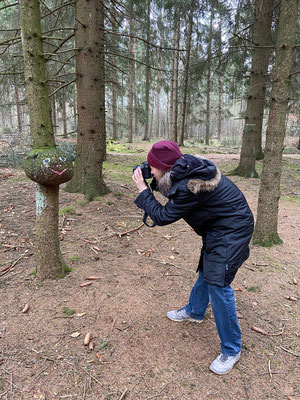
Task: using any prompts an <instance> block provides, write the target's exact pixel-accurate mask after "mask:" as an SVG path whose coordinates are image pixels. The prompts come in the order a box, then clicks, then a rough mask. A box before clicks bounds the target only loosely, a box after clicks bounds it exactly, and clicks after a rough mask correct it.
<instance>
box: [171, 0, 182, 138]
mask: <svg viewBox="0 0 300 400" xmlns="http://www.w3.org/2000/svg"><path fill="white" fill-rule="evenodd" d="M179 41H180V14H179V7H177V8H176V10H175V13H174V48H175V49H178V48H179ZM173 59H174V61H173V71H172V114H171V116H170V117H171V120H170V125H171V126H170V128H171V129H170V137H171V140H173V142H177V120H178V65H179V51H177V50H173Z"/></svg>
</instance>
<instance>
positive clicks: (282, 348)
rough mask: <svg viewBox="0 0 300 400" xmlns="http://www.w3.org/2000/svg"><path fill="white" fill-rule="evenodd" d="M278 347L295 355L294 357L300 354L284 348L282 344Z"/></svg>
mask: <svg viewBox="0 0 300 400" xmlns="http://www.w3.org/2000/svg"><path fill="white" fill-rule="evenodd" d="M280 348H281V349H282V350H284V351H286V352H287V353H290V354H292V355H293V356H295V357H300V354H297V353H294V352H293V351H291V350H288V349H286V348H285V347H283V346H280Z"/></svg>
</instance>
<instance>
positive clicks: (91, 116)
mask: <svg viewBox="0 0 300 400" xmlns="http://www.w3.org/2000/svg"><path fill="white" fill-rule="evenodd" d="M91 15H92V16H93V18H91ZM75 41H76V46H75V47H76V49H77V50H76V87H77V112H78V128H77V148H76V159H75V164H74V178H73V179H72V180H71V182H70V183H69V184H68V185H67V187H66V190H67V191H69V192H77V193H83V194H84V195H85V198H86V199H87V200H89V201H90V200H93V198H95V197H96V196H99V195H103V194H105V193H106V187H105V184H104V180H103V175H102V164H103V161H104V159H105V156H106V135H105V87H104V82H105V74H104V13H103V2H102V1H99V2H96V1H87V0H77V1H76V23H75Z"/></svg>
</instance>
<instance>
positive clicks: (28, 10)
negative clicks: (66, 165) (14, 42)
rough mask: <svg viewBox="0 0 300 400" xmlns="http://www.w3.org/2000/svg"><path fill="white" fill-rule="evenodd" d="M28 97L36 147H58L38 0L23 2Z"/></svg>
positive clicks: (22, 18)
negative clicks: (50, 100)
mask: <svg viewBox="0 0 300 400" xmlns="http://www.w3.org/2000/svg"><path fill="white" fill-rule="evenodd" d="M20 12H21V25H22V45H23V53H24V73H25V83H26V97H27V103H28V108H29V114H30V132H31V136H32V139H33V147H34V148H40V147H55V140H54V135H53V126H52V120H51V107H50V102H49V97H48V89H47V77H46V68H45V60H44V57H43V56H42V54H43V40H42V29H41V22H40V21H41V20H40V3H39V1H38V0H21V1H20Z"/></svg>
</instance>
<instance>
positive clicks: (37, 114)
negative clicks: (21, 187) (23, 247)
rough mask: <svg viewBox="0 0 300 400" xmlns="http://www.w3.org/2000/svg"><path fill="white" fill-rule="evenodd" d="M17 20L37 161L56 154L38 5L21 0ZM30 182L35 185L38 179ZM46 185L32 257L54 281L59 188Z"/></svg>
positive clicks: (58, 268)
mask: <svg viewBox="0 0 300 400" xmlns="http://www.w3.org/2000/svg"><path fill="white" fill-rule="evenodd" d="M20 16H21V29H22V39H23V40H22V43H23V55H24V67H25V83H26V95H27V102H28V107H29V116H30V131H31V135H32V139H33V149H34V151H35V152H36V154H34V157H35V158H38V155H39V154H44V152H46V153H47V155H48V154H50V153H51V152H52V153H55V151H56V150H55V140H54V134H53V126H52V120H51V109H50V102H49V98H48V89H47V84H46V83H45V82H47V78H46V69H45V62H44V57H43V55H42V54H43V42H42V30H41V19H40V4H39V1H38V0H20ZM47 149H48V150H47ZM48 152H49V153H48ZM29 155H30V153H29ZM29 155H28V156H29ZM28 156H27V157H28ZM48 160H50V158H48V157H47V159H46V160H45V159H44V160H43V157H42V158H41V163H42V161H43V162H44V163H45V162H46V161H48ZM29 161H30V157H29ZM37 168H40V166H39V165H38V167H37ZM40 170H41V173H42V174H43V173H44V172H45V171H44V170H42V168H40ZM25 171H26V170H25ZM51 171H52V170H51ZM28 172H30V173H31V172H33V173H34V168H33V167H32V168H31V167H29V169H28V170H27V172H26V173H28ZM46 172H47V171H46ZM50 174H51V173H50ZM61 175H62V174H61ZM30 177H31V176H30ZM50 179H51V177H50ZM33 180H35V181H37V179H33ZM46 183H47V182H44V181H43V184H40V183H37V191H36V194H37V196H36V243H35V256H36V267H37V275H38V277H39V278H41V279H45V278H57V277H58V276H59V275H63V274H64V266H65V264H64V261H63V258H62V255H61V251H60V247H59V237H58V197H59V186H58V184H57V185H47V184H46Z"/></svg>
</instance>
